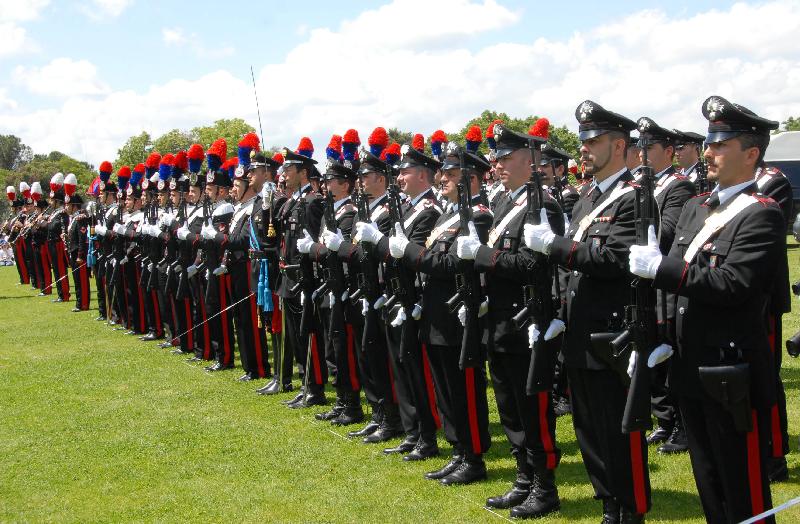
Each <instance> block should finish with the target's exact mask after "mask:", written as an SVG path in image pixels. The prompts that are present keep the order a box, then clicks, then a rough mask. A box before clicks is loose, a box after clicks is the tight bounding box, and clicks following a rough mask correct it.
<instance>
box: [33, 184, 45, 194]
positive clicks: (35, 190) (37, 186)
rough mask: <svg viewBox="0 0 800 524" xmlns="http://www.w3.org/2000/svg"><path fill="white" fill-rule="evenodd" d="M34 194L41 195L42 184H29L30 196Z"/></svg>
mask: <svg viewBox="0 0 800 524" xmlns="http://www.w3.org/2000/svg"><path fill="white" fill-rule="evenodd" d="M34 193H35V194H37V195H41V194H42V184H40V183H39V182H34V183H33V184H31V194H34Z"/></svg>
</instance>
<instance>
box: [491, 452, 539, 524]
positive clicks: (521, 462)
mask: <svg viewBox="0 0 800 524" xmlns="http://www.w3.org/2000/svg"><path fill="white" fill-rule="evenodd" d="M512 453H513V454H514V458H515V459H516V460H517V478H516V480H514V484H513V485H512V486H511V489H510V490H508V491H506V492H505V493H503V494H502V495H498V496H497V497H490V498H488V499H486V506H487V507H489V508H495V509H509V508H513V507H514V506H519V505H520V504H522V503H523V502H525V499H527V498H528V495H529V494H530V492H531V478H532V476H533V475H532V473H531V471H530V466H528V462H527V460H526V456H525V452H524V451H518V450H517V451H513V452H512Z"/></svg>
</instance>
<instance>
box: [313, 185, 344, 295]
mask: <svg viewBox="0 0 800 524" xmlns="http://www.w3.org/2000/svg"><path fill="white" fill-rule="evenodd" d="M322 187H323V189H324V191H325V196H324V204H325V207H324V211H323V216H324V218H325V227H326V228H327V229H328V230H330V231H333V232H336V212H335V211H334V209H333V194H332V193H331V190H330V187H328V182H327V180H326V179H325V176H323V177H322ZM344 280H345V277H344V268H342V262H341V261H340V260H339V257H338V256H337V255H336V253H334V252H332V251H331V252H330V253H328V256H327V257H326V259H325V267H324V268H323V270H322V285H321V286H320V287H318V288H317V289H315V290H314V292H313V293H312V294H311V299H312V300H319V299H321V298H323V297H324V296H325V293H328V292H330V293H333V297H334V300H339V299H340V298H341V297H342V294H343V293H344V289H345V288H344V284H345V282H344ZM331 306H333V304H331Z"/></svg>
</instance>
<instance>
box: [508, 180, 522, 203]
mask: <svg viewBox="0 0 800 524" xmlns="http://www.w3.org/2000/svg"><path fill="white" fill-rule="evenodd" d="M523 191H525V184H522V185H521V186H519V187H518V188H517V189H515V190H514V191H512V192H510V193H509V194H508V198H509V199H510V200H511V201H512V202H514V201H515V200H516V199H517V197H518V196H519V194H520V193H522V192H523Z"/></svg>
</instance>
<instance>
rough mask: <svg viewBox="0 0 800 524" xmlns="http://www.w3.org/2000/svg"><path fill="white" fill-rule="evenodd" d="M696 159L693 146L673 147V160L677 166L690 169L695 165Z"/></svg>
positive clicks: (697, 157) (695, 150)
mask: <svg viewBox="0 0 800 524" xmlns="http://www.w3.org/2000/svg"><path fill="white" fill-rule="evenodd" d="M698 159H699V155H698V154H697V148H696V147H695V146H694V144H684V145H679V146H675V160H677V162H678V165H679V166H681V167H692V166H693V165H694V164H695V163H697V160H698Z"/></svg>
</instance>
